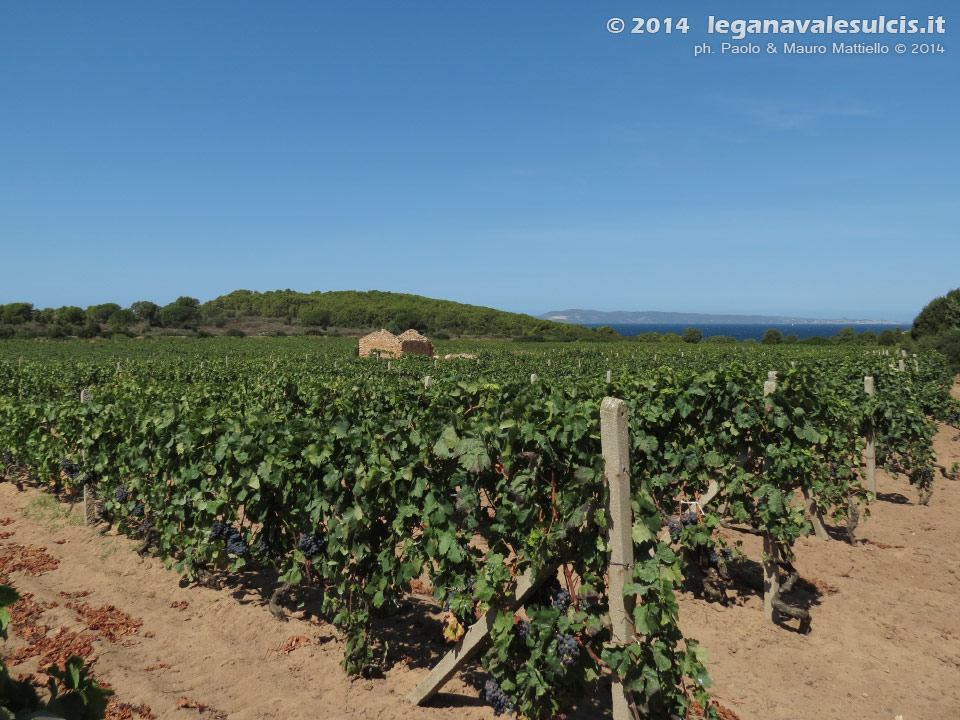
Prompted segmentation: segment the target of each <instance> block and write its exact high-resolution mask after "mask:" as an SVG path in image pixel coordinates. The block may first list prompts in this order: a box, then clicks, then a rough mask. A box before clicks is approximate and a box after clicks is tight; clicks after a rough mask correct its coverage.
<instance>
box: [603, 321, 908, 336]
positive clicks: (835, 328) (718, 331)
mask: <svg viewBox="0 0 960 720" xmlns="http://www.w3.org/2000/svg"><path fill="white" fill-rule="evenodd" d="M585 324H587V325H589V327H600V326H601V325H602V323H585ZM610 327H612V328H613V329H614V330H616V331H617V332H618V333H620V334H621V335H623V336H624V337H634V336H636V335H642V334H643V333H648V332H655V333H660V334H661V335H663V334H664V333H668V332H672V333H676V334H677V335H682V334H683V331H684V330H685V329H686V328H688V327H695V328H697V329H698V330H700V331H701V332H702V333H703V337H704V338H708V337H710V336H711V335H726V336H727V337H732V338H736V339H737V340H746V339H748V338H753V339H754V340H760V339H762V338H763V334H764V333H765V332H766V331H767V330H769V329H770V328H774V329H776V330H779V331H780V334H781V335H783V336H784V337H786V336H787V335H796V336H797V338H799V339H800V340H803V339H804V338H809V337H825V338H828V337H831V336H833V335H836V334H837V333H838V332H840V331H841V330H842V329H843V328H845V327H852V328H853V329H854V330H856V331H857V333H858V334H859V333H863V332H866V331H867V330H873V332H875V333H876V334H877V335H879V334H880V333H882V332H883V331H884V330H893V329H895V328H897V327H899V328H900V329H901V330H903V331H904V332H907V331H908V330H909V329H910V325H872V324H869V323H863V324H860V323H857V324H852V323H848V324H839V325H834V324H826V323H824V324H816V323H810V324H806V323H804V324H799V325H790V324H789V323H788V324H781V325H777V324H773V325H756V324H753V323H750V324H729V325H728V324H725V323H701V324H699V325H698V324H696V323H691V324H673V323H651V324H647V323H615V324H611V325H610Z"/></svg>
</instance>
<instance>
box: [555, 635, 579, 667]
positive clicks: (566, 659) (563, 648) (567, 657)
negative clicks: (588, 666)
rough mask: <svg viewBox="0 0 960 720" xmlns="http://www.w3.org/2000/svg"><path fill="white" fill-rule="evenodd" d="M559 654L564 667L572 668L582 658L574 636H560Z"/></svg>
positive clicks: (558, 642)
mask: <svg viewBox="0 0 960 720" xmlns="http://www.w3.org/2000/svg"><path fill="white" fill-rule="evenodd" d="M557 654H558V655H559V656H560V663H561V664H562V665H563V666H564V667H570V666H571V665H573V663H575V662H576V661H577V658H578V657H580V645H579V644H578V643H577V639H576V638H575V637H574V636H573V635H560V636H559V637H558V638H557Z"/></svg>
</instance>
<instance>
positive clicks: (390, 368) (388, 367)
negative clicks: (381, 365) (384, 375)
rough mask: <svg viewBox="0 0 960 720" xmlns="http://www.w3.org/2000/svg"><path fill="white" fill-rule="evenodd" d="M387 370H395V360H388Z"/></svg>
mask: <svg viewBox="0 0 960 720" xmlns="http://www.w3.org/2000/svg"><path fill="white" fill-rule="evenodd" d="M387 370H393V361H391V360H387Z"/></svg>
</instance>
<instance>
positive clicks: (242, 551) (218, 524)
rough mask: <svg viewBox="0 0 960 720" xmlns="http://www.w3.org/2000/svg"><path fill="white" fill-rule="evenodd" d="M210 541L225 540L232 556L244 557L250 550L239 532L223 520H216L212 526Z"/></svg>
mask: <svg viewBox="0 0 960 720" xmlns="http://www.w3.org/2000/svg"><path fill="white" fill-rule="evenodd" d="M207 539H208V540H210V541H213V540H223V541H225V542H226V544H227V552H228V553H230V554H231V555H237V556H243V555H246V554H247V552H248V551H249V550H250V548H249V547H247V543H246V542H245V541H244V539H243V535H242V534H241V532H240V531H239V530H237V529H236V528H235V527H233V526H231V525H227V523H225V522H224V521H223V520H214V521H213V523H212V524H211V525H210V535H209V536H208V537H207Z"/></svg>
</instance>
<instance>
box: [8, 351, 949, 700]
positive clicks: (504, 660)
mask: <svg viewBox="0 0 960 720" xmlns="http://www.w3.org/2000/svg"><path fill="white" fill-rule="evenodd" d="M354 345H355V343H353V342H350V341H346V340H337V339H323V340H314V339H309V338H300V339H293V338H288V339H282V340H229V339H219V340H204V341H185V340H161V341H127V342H122V343H111V342H98V343H84V344H79V343H77V344H60V345H55V344H53V343H16V342H11V343H8V344H7V345H6V346H5V347H4V349H3V352H4V355H2V356H0V451H2V452H3V465H4V474H5V477H6V479H7V480H9V481H10V482H13V483H16V484H18V485H19V486H21V487H23V486H29V485H34V484H39V485H41V486H43V487H45V488H47V489H48V490H49V491H50V492H52V493H55V494H56V496H57V497H58V498H59V499H61V500H62V501H64V502H75V503H77V504H78V505H79V504H80V503H81V502H82V499H83V498H86V505H87V507H88V508H89V511H90V513H91V521H92V522H95V523H97V524H98V525H99V526H100V528H101V529H102V530H103V531H104V532H107V531H109V532H118V533H121V534H126V535H129V536H130V537H131V538H133V539H134V540H136V542H137V545H138V549H139V552H140V553H141V554H143V555H145V556H150V555H153V556H156V557H157V558H160V559H161V560H163V561H164V563H165V564H166V565H167V566H168V567H169V568H171V569H173V570H175V571H176V572H177V573H179V574H181V575H182V576H183V577H184V578H185V579H186V581H188V582H191V583H198V584H201V585H209V586H213V585H218V584H220V585H223V584H227V585H229V584H231V583H233V584H237V583H240V584H242V583H244V582H248V579H249V578H253V577H256V578H258V580H257V581H256V582H257V583H259V585H258V586H259V587H261V588H262V590H261V592H260V603H261V604H263V605H266V606H268V608H269V610H270V612H271V613H272V614H273V616H275V617H276V618H277V620H276V622H277V623H278V624H279V623H280V622H281V620H283V619H286V618H287V617H289V616H291V615H292V614H294V613H296V612H300V611H301V610H302V609H303V608H308V609H309V610H310V612H311V613H313V614H314V615H315V616H316V617H318V618H322V620H323V622H324V623H327V624H329V625H330V626H332V627H333V628H335V629H336V631H337V633H338V639H339V644H338V646H337V647H338V648H339V652H340V654H341V664H342V666H343V671H344V673H346V675H347V676H357V677H360V678H364V679H365V680H370V681H373V682H377V678H381V677H382V676H383V675H384V674H385V673H388V672H389V671H390V670H391V668H392V667H393V666H394V665H395V664H396V663H397V662H399V658H401V657H403V656H405V655H406V654H408V653H409V652H412V651H411V650H409V649H408V648H404V647H396V646H395V643H394V644H391V640H392V639H393V638H392V636H391V635H390V631H389V628H390V625H389V624H388V623H385V622H384V619H385V618H390V617H394V616H397V615H399V614H401V613H402V612H404V608H405V604H406V603H408V600H409V598H410V597H411V596H414V595H417V594H418V593H421V594H422V592H423V591H424V590H426V591H427V592H429V593H431V594H432V598H433V601H434V603H435V606H436V607H437V608H438V611H439V612H441V613H442V618H443V620H442V622H443V628H442V631H443V634H444V636H445V637H446V639H447V640H448V641H449V642H450V643H451V647H452V646H453V644H454V643H457V642H458V641H460V642H464V640H463V638H464V636H465V635H469V632H468V631H469V629H470V627H471V626H472V625H474V624H475V623H481V622H486V623H487V626H488V628H489V637H488V638H487V641H486V643H485V644H484V645H483V646H482V647H480V648H479V650H480V652H479V654H478V655H477V657H476V664H475V665H474V666H469V665H468V666H467V667H464V668H461V670H468V669H469V671H470V672H472V673H475V674H476V675H477V677H478V681H477V683H476V686H477V687H478V688H479V692H480V695H481V697H482V698H483V699H484V701H485V702H486V703H488V704H489V705H491V706H492V708H493V712H494V713H495V714H498V715H500V714H504V713H516V714H517V715H519V716H522V717H531V718H550V717H555V716H557V715H558V714H560V713H564V712H567V711H568V710H569V709H570V708H574V707H582V706H583V705H584V703H589V702H594V701H595V698H597V697H602V699H603V701H604V702H606V703H607V704H609V691H608V690H606V688H607V687H608V685H609V684H610V682H611V681H613V683H614V685H615V686H617V685H620V686H622V687H623V688H624V689H625V690H626V692H627V697H628V698H629V703H630V708H629V710H630V713H631V715H632V716H635V717H650V718H670V717H680V718H693V717H713V718H717V717H729V715H727V713H728V712H729V711H728V710H727V709H725V708H724V705H723V703H722V702H718V700H717V699H716V698H712V697H711V694H710V688H711V679H710V664H709V659H708V658H707V656H706V653H705V652H704V651H703V649H702V648H701V647H700V646H699V645H698V644H697V642H696V641H695V640H694V637H693V636H691V635H693V634H692V633H691V634H689V635H685V634H684V633H683V632H681V624H683V623H682V618H681V617H680V606H679V605H678V601H677V595H678V593H680V592H681V591H688V592H691V593H693V595H694V596H696V597H697V598H698V599H699V600H700V601H702V602H704V603H708V604H714V605H716V606H721V607H722V606H728V605H730V604H732V603H733V602H734V598H735V597H736V596H737V594H738V593H742V592H757V593H761V594H762V595H763V598H764V609H763V610H762V611H761V610H758V612H762V613H763V614H764V617H766V618H767V619H768V620H769V621H770V622H771V623H776V624H777V628H778V630H779V631H780V632H782V633H784V634H789V635H790V636H794V635H797V634H800V635H806V634H807V633H811V632H813V633H816V630H817V624H818V619H817V609H816V607H810V606H809V604H805V603H800V602H796V601H795V600H794V599H793V597H792V591H793V590H794V589H795V588H796V587H797V586H798V584H802V583H803V582H804V580H803V578H801V575H800V573H799V572H798V570H797V567H796V566H797V562H798V549H797V548H798V547H799V545H800V544H801V540H802V539H804V538H806V537H807V536H808V535H810V534H812V533H816V534H817V535H818V536H820V537H822V538H833V539H832V540H831V542H834V543H836V544H837V545H838V546H840V545H841V544H846V545H850V546H854V545H856V544H857V543H858V541H859V540H860V539H861V535H862V533H863V532H864V528H866V527H868V526H869V524H870V523H871V519H870V513H871V508H872V507H876V502H877V494H876V493H875V492H872V491H871V482H872V479H871V478H870V477H869V475H870V468H868V462H869V463H870V464H872V460H873V459H874V458H875V463H876V467H877V468H879V469H881V471H882V472H883V473H884V477H892V478H900V479H901V481H904V482H907V483H909V485H910V486H911V488H912V492H913V498H912V499H911V500H912V502H913V503H914V504H915V505H916V506H917V507H915V508H914V509H917V510H919V509H920V507H921V506H923V505H926V504H927V503H929V502H930V501H931V498H932V497H934V496H935V495H936V493H937V485H938V484H939V482H941V481H944V482H949V481H948V480H946V479H947V478H951V477H955V476H956V472H957V471H956V468H954V467H950V466H949V465H946V464H944V462H943V460H942V459H940V458H938V457H937V456H936V455H935V453H934V447H933V439H934V436H935V434H936V433H937V429H938V423H941V424H946V425H948V426H952V427H953V428H956V427H958V426H960V403H958V402H957V400H955V399H954V398H952V397H951V395H950V389H951V387H952V386H953V384H954V377H953V376H952V374H951V373H950V371H949V368H948V366H947V365H946V363H945V362H944V361H943V359H942V357H941V356H939V355H935V354H924V355H920V356H919V357H914V356H909V357H904V356H902V355H900V354H899V353H898V354H880V353H879V352H877V351H867V350H865V349H863V348H810V347H804V348H797V347H779V346H778V347H763V348H759V347H754V348H750V347H744V346H734V347H724V346H717V347H703V346H698V347H696V348H692V347H684V346H675V347H665V346H655V347H653V346H652V347H640V346H625V345H624V344H615V345H614V344H610V345H602V344H590V345H588V346H586V347H581V346H572V345H564V346H555V345H550V344H539V343H538V344H530V345H525V344H522V343H502V344H493V343H475V344H468V343H439V345H440V346H441V348H440V349H439V352H440V353H441V354H443V353H447V352H465V353H470V354H473V355H475V356H476V357H474V358H466V359H464V358H460V359H452V360H442V359H441V360H434V359H431V358H423V357H411V358H404V359H394V360H390V361H387V360H385V359H384V360H377V359H373V358H363V359H360V358H356V357H354V355H353V347H354ZM865 378H871V379H872V380H871V381H870V382H868V383H867V384H866V386H867V387H871V388H872V392H867V391H866V390H865ZM605 397H612V398H618V399H621V400H622V401H623V402H624V405H625V410H626V420H627V423H628V425H629V428H628V438H629V441H628V442H629V461H628V467H627V468H625V469H626V470H627V471H628V475H629V478H630V483H631V484H630V497H629V508H626V510H627V512H628V513H629V514H628V515H627V517H628V518H632V522H631V533H630V536H631V538H632V548H631V550H632V557H633V558H634V559H633V561H632V562H631V563H628V564H627V565H629V567H624V568H622V570H623V574H625V575H626V582H625V584H624V585H623V589H622V592H621V591H616V592H614V591H612V589H611V588H613V587H617V586H616V585H613V584H612V583H611V577H612V575H613V574H614V573H612V572H611V569H612V566H611V549H612V548H611V535H610V531H611V497H610V496H611V493H610V482H609V480H610V468H609V467H607V463H605V458H604V455H603V454H602V453H601V420H600V417H601V403H602V402H603V400H604V398H605ZM868 443H869V447H868ZM881 490H883V488H881ZM0 514H7V513H0ZM757 543H760V544H761V546H762V548H763V550H762V554H761V555H758V554H757V553H755V552H752V549H753V548H755V547H756V546H757ZM747 547H749V548H751V553H747V552H745V548H747ZM0 553H2V548H0ZM750 554H753V558H752V559H751V557H750V556H749V555H750ZM264 578H265V580H263V579H264ZM8 581H9V578H7V577H4V575H3V568H2V566H0V582H8ZM250 582H252V581H250ZM527 586H529V588H528V587H527ZM614 595H617V596H616V597H614ZM624 603H625V605H626V608H627V610H628V612H629V620H630V623H631V637H630V638H629V639H628V640H624V639H622V638H618V637H617V635H616V634H615V632H614V629H613V628H612V625H611V615H612V614H615V612H616V607H617V606H618V605H623V604H624ZM271 621H272V620H271ZM442 655H443V652H442V651H441V653H440V654H439V655H438V656H437V657H434V658H432V663H433V664H435V663H436V662H437V661H439V660H440V657H442ZM428 671H429V666H427V667H425V668H424V670H423V672H422V676H423V677H426V676H427V673H428ZM600 686H602V687H603V688H604V691H603V693H600V692H599V691H598V687H600ZM398 701H400V699H398ZM428 701H429V700H428ZM601 707H602V703H601ZM409 708H410V711H411V712H413V711H414V708H413V706H412V705H410V706H409Z"/></svg>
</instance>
